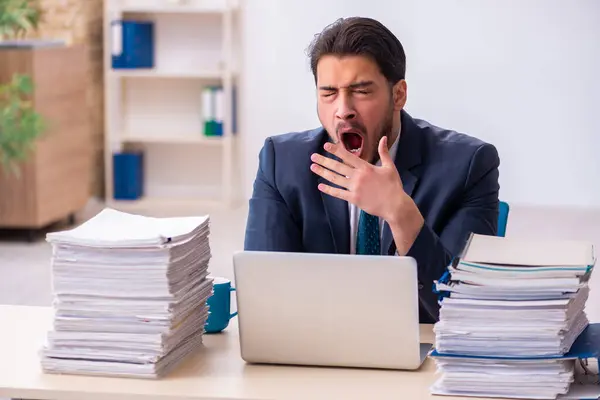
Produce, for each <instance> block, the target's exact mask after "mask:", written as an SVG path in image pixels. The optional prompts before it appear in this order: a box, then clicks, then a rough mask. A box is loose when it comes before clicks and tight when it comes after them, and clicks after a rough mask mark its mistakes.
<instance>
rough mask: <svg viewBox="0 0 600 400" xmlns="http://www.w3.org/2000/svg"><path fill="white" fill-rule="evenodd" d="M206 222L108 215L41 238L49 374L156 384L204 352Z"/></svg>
mask: <svg viewBox="0 0 600 400" xmlns="http://www.w3.org/2000/svg"><path fill="white" fill-rule="evenodd" d="M209 231H210V228H209V217H208V216H201V217H186V218H150V217H143V216H139V215H133V214H127V213H123V212H119V211H116V210H113V209H110V208H107V209H104V210H103V211H102V212H100V213H99V214H98V215H96V216H95V217H93V218H91V219H90V220H88V221H87V222H86V223H84V224H82V225H80V226H79V227H77V228H74V229H71V230H68V231H63V232H55V233H50V234H48V235H47V240H48V241H49V242H50V243H51V244H52V246H53V256H52V279H53V292H54V308H55V320H54V329H53V330H51V331H50V332H48V340H47V344H46V345H45V346H44V348H43V349H42V351H41V363H42V367H43V370H44V371H45V372H49V373H68V374H89V375H114V376H127V377H142V378H157V377H161V376H163V375H165V374H166V373H168V372H169V371H171V370H172V369H173V368H175V367H176V366H177V365H178V364H179V363H180V362H181V361H182V360H183V359H184V358H185V356H186V355H188V354H190V353H192V352H193V351H194V350H196V349H197V348H198V347H200V346H201V345H202V337H203V333H204V325H205V323H206V319H207V317H208V307H207V304H206V301H207V299H208V297H210V296H211V295H212V289H213V284H212V279H211V278H210V277H208V264H209V260H210V258H211V252H210V245H209V239H208V236H209Z"/></svg>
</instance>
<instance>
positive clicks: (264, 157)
mask: <svg viewBox="0 0 600 400" xmlns="http://www.w3.org/2000/svg"><path fill="white" fill-rule="evenodd" d="M275 165H276V155H275V148H274V145H273V141H272V139H270V138H267V139H266V140H265V143H264V145H263V148H262V149H261V151H260V154H259V166H258V171H257V174H256V179H255V181H254V189H253V193H252V197H251V198H250V203H249V212H248V221H247V223H246V233H245V239H244V249H245V250H253V251H285V252H300V251H302V235H301V231H300V229H299V228H298V225H297V223H296V222H295V221H294V219H293V217H292V214H291V213H290V211H289V209H288V207H287V205H286V203H285V201H284V199H283V197H282V196H281V193H280V192H279V190H278V188H277V184H276V179H275Z"/></svg>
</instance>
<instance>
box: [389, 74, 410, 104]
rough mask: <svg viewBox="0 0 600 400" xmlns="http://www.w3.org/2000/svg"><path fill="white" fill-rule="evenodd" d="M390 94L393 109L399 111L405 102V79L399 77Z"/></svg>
mask: <svg viewBox="0 0 600 400" xmlns="http://www.w3.org/2000/svg"><path fill="white" fill-rule="evenodd" d="M392 96H393V99H394V110H395V111H400V110H402V109H403V108H404V105H405V104H406V96H407V93H406V80H404V79H401V80H399V81H398V82H396V84H395V85H394V87H393V88H392Z"/></svg>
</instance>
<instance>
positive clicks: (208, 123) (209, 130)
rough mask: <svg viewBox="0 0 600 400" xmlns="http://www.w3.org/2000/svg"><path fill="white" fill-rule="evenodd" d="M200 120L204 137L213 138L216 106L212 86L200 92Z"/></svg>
mask: <svg viewBox="0 0 600 400" xmlns="http://www.w3.org/2000/svg"><path fill="white" fill-rule="evenodd" d="M202 119H203V126H204V135H205V136H215V131H216V128H215V124H216V106H215V98H214V88H213V87H212V86H207V87H205V88H204V89H203V90H202Z"/></svg>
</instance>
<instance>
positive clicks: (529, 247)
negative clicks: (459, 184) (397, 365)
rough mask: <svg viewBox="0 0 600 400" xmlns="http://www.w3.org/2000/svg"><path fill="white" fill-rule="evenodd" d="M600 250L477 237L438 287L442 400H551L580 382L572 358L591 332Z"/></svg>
mask: <svg viewBox="0 0 600 400" xmlns="http://www.w3.org/2000/svg"><path fill="white" fill-rule="evenodd" d="M594 264H595V257H594V250H593V246H592V245H591V244H588V243H582V242H576V241H528V240H523V239H509V238H503V237H493V236H483V235H471V237H470V239H469V241H468V243H467V245H466V247H465V249H464V251H463V253H462V254H461V255H460V256H459V257H457V258H456V259H455V260H454V261H453V262H452V264H451V265H450V266H449V267H448V272H447V274H446V275H445V276H444V277H442V279H440V280H439V281H438V282H436V284H435V290H436V291H437V292H438V293H440V295H441V308H440V318H439V322H438V323H436V324H435V326H434V332H435V340H436V343H435V351H434V352H433V353H432V357H433V358H434V359H435V360H436V365H437V369H438V372H439V373H440V378H439V379H438V380H437V381H436V383H435V384H434V385H433V387H432V392H433V393H434V394H449V395H463V396H468V395H472V396H482V397H485V396H488V397H509V398H513V397H517V398H550V399H554V398H556V397H557V396H558V395H560V394H565V393H567V391H568V390H569V387H570V385H571V383H572V382H573V381H574V360H573V357H566V356H565V355H566V354H568V353H569V351H570V350H571V348H572V346H573V343H574V342H575V341H576V339H577V338H578V337H579V336H580V335H581V334H582V332H584V330H585V329H586V328H587V327H588V325H589V322H588V319H587V316H586V313H585V310H584V308H585V305H586V301H587V299H588V295H589V286H588V283H589V279H590V276H591V273H592V270H593V266H594Z"/></svg>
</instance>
